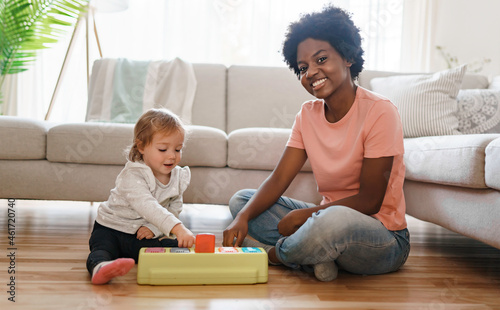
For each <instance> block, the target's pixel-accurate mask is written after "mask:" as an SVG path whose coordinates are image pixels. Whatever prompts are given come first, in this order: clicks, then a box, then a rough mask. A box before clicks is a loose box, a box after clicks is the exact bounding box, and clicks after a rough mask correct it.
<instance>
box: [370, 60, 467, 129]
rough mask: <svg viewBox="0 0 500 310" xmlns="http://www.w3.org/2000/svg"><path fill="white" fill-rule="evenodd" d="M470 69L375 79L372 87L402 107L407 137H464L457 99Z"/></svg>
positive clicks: (461, 68)
mask: <svg viewBox="0 0 500 310" xmlns="http://www.w3.org/2000/svg"><path fill="white" fill-rule="evenodd" d="M466 69H467V68H466V66H461V67H457V68H453V69H450V70H445V71H440V72H436V73H434V74H422V75H420V74H419V75H398V76H390V77H384V78H374V79H372V80H371V86H372V89H373V91H375V92H377V93H379V94H381V95H383V96H386V97H387V98H389V99H390V100H391V101H392V102H393V103H394V104H395V105H396V106H397V107H398V111H399V114H400V115H401V121H402V123H403V134H404V137H405V138H412V137H422V136H442V135H455V134H460V132H459V131H458V117H457V110H458V108H457V100H456V97H457V94H458V91H459V90H460V85H461V84H462V80H463V77H464V74H465V71H466Z"/></svg>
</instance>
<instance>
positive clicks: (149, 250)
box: [144, 248, 167, 253]
mask: <svg viewBox="0 0 500 310" xmlns="http://www.w3.org/2000/svg"><path fill="white" fill-rule="evenodd" d="M166 251H167V250H166V249H165V248H147V249H146V250H144V253H165V252H166Z"/></svg>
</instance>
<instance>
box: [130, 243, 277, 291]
mask: <svg viewBox="0 0 500 310" xmlns="http://www.w3.org/2000/svg"><path fill="white" fill-rule="evenodd" d="M267 268H268V260H267V253H266V251H265V250H264V249H263V248H256V247H242V248H240V247H216V248H214V251H213V252H209V253H207V252H202V253H196V252H195V250H194V248H142V249H141V251H140V253H139V262H138V269H137V283H138V284H149V285H200V284H254V283H266V282H267V276H268V275H267V272H268V270H267Z"/></svg>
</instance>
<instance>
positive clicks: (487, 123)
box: [457, 89, 500, 134]
mask: <svg viewBox="0 0 500 310" xmlns="http://www.w3.org/2000/svg"><path fill="white" fill-rule="evenodd" d="M457 101H458V130H459V131H460V132H462V133H465V134H474V133H500V104H499V103H500V90H493V89H465V90H461V91H460V92H459V93H458V96H457Z"/></svg>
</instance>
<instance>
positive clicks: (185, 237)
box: [171, 223, 196, 248]
mask: <svg viewBox="0 0 500 310" xmlns="http://www.w3.org/2000/svg"><path fill="white" fill-rule="evenodd" d="M171 233H173V234H174V235H175V236H176V237H177V243H178V247H179V248H190V247H192V246H193V244H194V242H195V240H196V238H195V236H194V235H193V233H192V232H191V231H190V230H189V229H187V228H186V226H184V225H183V224H182V223H179V224H177V225H175V226H174V228H172V230H171Z"/></svg>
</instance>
